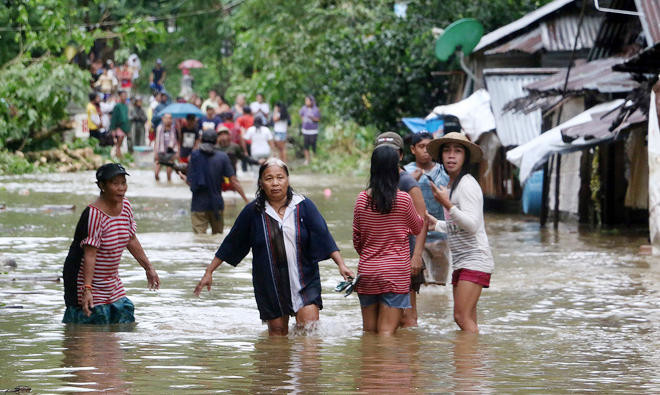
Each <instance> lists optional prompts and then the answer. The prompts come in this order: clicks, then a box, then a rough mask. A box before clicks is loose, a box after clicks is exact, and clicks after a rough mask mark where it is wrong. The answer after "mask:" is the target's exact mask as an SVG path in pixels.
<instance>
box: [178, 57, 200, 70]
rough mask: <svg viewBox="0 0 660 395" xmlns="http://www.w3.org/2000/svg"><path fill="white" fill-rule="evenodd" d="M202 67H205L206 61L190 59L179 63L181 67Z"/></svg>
mask: <svg viewBox="0 0 660 395" xmlns="http://www.w3.org/2000/svg"><path fill="white" fill-rule="evenodd" d="M202 67H204V63H202V62H200V61H199V60H195V59H188V60H184V61H183V62H181V63H179V68H180V69H201V68H202Z"/></svg>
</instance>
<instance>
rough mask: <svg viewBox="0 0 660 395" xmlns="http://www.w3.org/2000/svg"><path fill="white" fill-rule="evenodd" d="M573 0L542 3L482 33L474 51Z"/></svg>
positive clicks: (528, 24) (524, 26) (495, 41)
mask: <svg viewBox="0 0 660 395" xmlns="http://www.w3.org/2000/svg"><path fill="white" fill-rule="evenodd" d="M574 1H575V0H555V1H551V2H550V3H548V4H546V5H544V6H543V7H539V8H538V9H536V10H534V11H532V12H530V13H529V14H527V15H525V16H524V17H522V18H520V19H518V20H516V21H513V22H511V23H509V24H507V25H504V26H502V27H500V28H499V29H496V30H493V31H492V32H490V33H488V34H486V35H484V36H483V37H481V40H480V41H479V44H477V46H476V47H475V48H474V52H477V51H480V50H482V49H484V48H486V47H488V46H490V45H492V44H495V43H497V41H499V40H501V39H503V38H505V37H506V36H508V35H509V34H512V33H515V32H517V31H520V30H522V29H524V28H526V27H528V26H530V25H531V24H533V23H534V22H536V21H538V20H539V19H542V18H544V17H546V16H547V15H550V14H552V13H553V12H555V11H557V10H559V9H561V8H562V7H564V6H565V5H567V4H570V3H572V2H574Z"/></svg>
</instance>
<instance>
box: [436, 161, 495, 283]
mask: <svg viewBox="0 0 660 395" xmlns="http://www.w3.org/2000/svg"><path fill="white" fill-rule="evenodd" d="M449 191H451V190H449ZM451 203H452V205H453V207H452V208H451V210H447V209H445V218H446V220H445V221H438V222H437V223H436V225H435V230H436V232H443V233H446V234H447V236H448V239H449V249H450V251H451V258H452V266H453V270H456V269H470V270H477V271H480V272H484V273H492V272H493V267H494V261H493V255H492V253H491V250H490V246H489V245H488V236H486V227H485V224H484V196H483V192H482V191H481V186H480V185H479V183H478V182H477V180H475V179H474V177H472V176H471V175H469V174H466V175H465V176H463V178H461V181H460V182H459V183H458V186H457V187H456V190H455V191H454V193H453V194H452V195H451Z"/></svg>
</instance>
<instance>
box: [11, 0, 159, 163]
mask: <svg viewBox="0 0 660 395" xmlns="http://www.w3.org/2000/svg"><path fill="white" fill-rule="evenodd" d="M123 3H124V1H122V0H114V1H111V2H107V1H105V2H103V1H100V0H81V1H77V0H64V1H62V0H20V1H16V2H11V5H7V3H5V4H3V6H2V7H1V8H0V24H1V25H2V26H4V27H3V28H2V29H0V101H1V103H2V104H1V105H0V146H2V147H6V148H9V149H11V150H14V149H23V148H24V147H25V146H26V145H28V144H30V143H31V142H32V141H38V140H42V139H44V138H48V137H50V136H51V134H52V133H53V132H56V131H58V130H59V128H58V126H61V122H62V121H63V120H64V119H66V118H68V114H67V113H66V111H65V109H66V107H67V105H68V104H69V103H70V102H72V101H73V102H77V103H79V104H82V103H83V102H84V100H85V97H86V93H87V90H88V81H89V79H90V75H89V72H87V71H85V70H81V69H80V68H78V67H76V66H74V65H72V64H70V60H71V59H72V57H73V56H72V55H75V54H76V53H82V54H83V55H84V54H86V53H87V51H89V49H90V48H91V47H92V45H93V44H94V42H95V41H97V40H100V39H113V40H114V39H116V40H120V41H121V42H122V43H124V45H133V46H135V47H137V48H142V49H144V48H145V46H146V44H147V43H149V42H150V41H153V40H156V39H158V38H159V37H160V36H161V35H162V32H163V29H162V27H159V26H157V25H156V24H154V23H153V22H151V21H150V20H148V18H147V17H146V16H141V17H136V16H134V15H133V14H132V13H130V12H129V13H126V14H125V15H123V16H122V15H118V14H113V10H119V9H121V6H122V5H123Z"/></svg>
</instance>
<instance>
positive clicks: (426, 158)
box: [404, 131, 451, 285]
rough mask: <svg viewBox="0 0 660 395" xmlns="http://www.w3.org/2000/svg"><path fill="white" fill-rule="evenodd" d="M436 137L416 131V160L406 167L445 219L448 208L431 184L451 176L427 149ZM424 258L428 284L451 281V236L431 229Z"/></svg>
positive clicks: (412, 145) (430, 206) (413, 149)
mask: <svg viewBox="0 0 660 395" xmlns="http://www.w3.org/2000/svg"><path fill="white" fill-rule="evenodd" d="M431 140H433V136H432V135H431V134H430V133H429V132H426V131H422V132H420V133H416V134H413V136H412V139H411V142H410V151H411V152H412V154H413V155H414V156H415V161H414V162H410V163H408V164H407V165H406V166H404V169H405V170H406V171H407V172H408V173H410V175H412V176H413V177H414V178H415V179H416V180H417V182H418V183H419V187H420V188H421V190H422V195H423V196H424V203H426V209H427V211H428V212H429V214H431V215H433V216H434V217H435V216H436V215H438V216H439V217H436V218H442V219H443V220H444V218H445V215H444V210H443V208H442V205H441V204H440V203H439V202H438V201H437V200H435V198H434V197H433V190H432V189H431V185H430V183H431V182H433V183H434V184H435V185H442V186H445V187H446V186H447V184H448V183H449V175H448V174H447V172H446V171H445V169H444V167H443V166H442V165H441V164H439V163H436V162H434V161H433V158H431V155H429V153H428V152H427V151H426V146H427V145H428V144H429V143H430V142H431ZM422 259H423V260H424V268H425V271H424V280H425V281H424V282H425V283H426V284H441V285H445V284H446V283H447V275H448V273H449V265H450V262H451V255H450V254H449V246H448V244H447V235H446V234H445V233H440V232H428V233H427V234H426V242H425V243H424V251H423V252H422Z"/></svg>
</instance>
